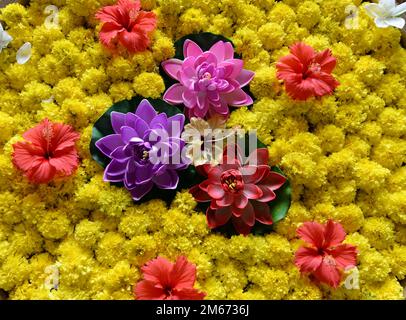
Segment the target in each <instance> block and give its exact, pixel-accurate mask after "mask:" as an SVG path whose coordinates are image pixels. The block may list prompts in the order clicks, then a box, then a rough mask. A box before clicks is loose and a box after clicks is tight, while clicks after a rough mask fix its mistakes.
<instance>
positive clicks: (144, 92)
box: [133, 72, 165, 99]
mask: <svg viewBox="0 0 406 320" xmlns="http://www.w3.org/2000/svg"><path fill="white" fill-rule="evenodd" d="M133 88H134V91H135V93H137V94H138V95H140V96H143V97H145V98H153V99H157V98H159V97H160V96H161V94H162V93H163V92H164V91H165V84H164V81H163V79H162V77H161V76H160V75H158V74H156V73H148V72H144V73H141V74H140V75H139V76H137V77H136V78H135V79H134V83H133Z"/></svg>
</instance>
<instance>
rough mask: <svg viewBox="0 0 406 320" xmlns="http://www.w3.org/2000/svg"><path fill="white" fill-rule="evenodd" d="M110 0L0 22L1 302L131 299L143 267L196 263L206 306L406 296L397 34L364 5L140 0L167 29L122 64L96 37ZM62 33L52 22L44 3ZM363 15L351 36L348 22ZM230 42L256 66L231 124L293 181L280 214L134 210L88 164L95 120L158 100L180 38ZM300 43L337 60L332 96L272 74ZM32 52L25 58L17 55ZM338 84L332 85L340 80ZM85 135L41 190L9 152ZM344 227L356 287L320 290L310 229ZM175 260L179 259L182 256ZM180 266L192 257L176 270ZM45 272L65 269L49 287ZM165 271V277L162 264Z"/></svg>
mask: <svg viewBox="0 0 406 320" xmlns="http://www.w3.org/2000/svg"><path fill="white" fill-rule="evenodd" d="M114 3H116V1H115V0H54V1H50V0H33V1H30V4H29V5H28V6H27V7H24V6H23V5H20V4H9V5H7V6H6V7H5V8H3V9H1V10H0V20H1V21H3V22H4V23H3V25H7V28H6V30H7V32H8V33H9V35H10V36H11V37H12V38H13V41H11V42H10V44H9V45H8V47H7V48H4V49H3V50H2V51H1V53H0V296H1V297H2V298H5V299H6V298H8V299H134V293H133V288H134V286H135V285H136V284H137V283H139V282H140V281H141V280H142V270H141V268H142V266H144V265H145V263H147V262H148V261H150V260H152V259H155V258H157V257H158V256H161V257H166V258H167V259H168V260H170V261H171V262H172V263H174V262H175V261H177V259H178V257H179V256H185V257H187V260H188V261H190V262H191V263H193V264H194V265H195V266H196V269H197V275H196V283H195V288H196V290H199V292H204V293H206V294H207V296H206V297H205V298H206V299H402V298H404V295H403V290H404V289H403V288H404V286H405V277H406V167H405V163H406V140H405V137H406V85H405V84H406V49H404V48H403V47H402V46H401V31H400V30H399V29H396V28H393V27H389V28H378V27H377V26H376V25H375V24H374V20H373V19H371V18H370V17H369V16H368V15H367V14H366V12H365V10H364V8H363V7H362V3H361V1H359V0H354V1H350V0H340V1H337V0H323V1H321V0H320V1H319V0H307V1H303V0H284V1H278V2H277V1H274V0H220V1H219V0H200V1H190V0H143V1H141V3H142V8H143V9H144V10H148V11H153V12H154V13H155V14H156V16H157V21H158V26H157V29H156V31H155V32H154V33H152V35H151V43H150V48H149V49H148V50H146V51H144V52H141V53H136V54H128V53H125V54H116V53H115V54H113V53H110V52H109V51H108V50H106V49H105V48H104V47H103V45H102V44H101V43H100V42H99V32H100V29H101V24H100V21H99V20H97V19H96V17H95V14H96V12H97V11H98V10H99V9H100V8H101V7H103V6H106V5H111V4H114ZM51 4H52V5H55V6H57V7H58V10H59V13H58V15H59V21H58V25H59V27H58V28H47V27H46V25H45V24H44V21H45V19H46V18H47V16H48V15H47V14H46V13H44V10H45V8H46V7H47V6H48V5H51ZM351 4H352V5H355V6H356V7H358V8H359V11H357V18H358V20H357V21H358V27H357V28H348V26H346V21H347V20H346V19H348V15H349V14H348V10H346V8H347V6H349V5H351ZM200 32H211V33H213V34H217V35H222V36H224V37H227V38H229V39H230V40H232V42H233V44H234V45H235V51H236V52H237V53H238V54H239V55H240V56H241V57H242V59H243V61H244V68H245V69H247V70H251V71H254V72H255V77H254V78H253V80H252V82H251V83H250V92H251V93H252V95H253V96H254V98H255V101H254V104H253V106H252V107H241V108H238V109H236V110H234V111H233V112H231V116H230V119H229V120H228V121H227V123H226V125H227V127H229V128H231V127H234V126H237V125H238V126H242V127H243V128H244V129H246V130H251V129H257V130H258V136H259V139H260V140H261V141H262V142H263V143H264V144H266V146H267V148H268V151H269V158H270V163H269V165H271V166H275V165H277V166H279V167H280V168H281V169H282V170H283V172H284V173H285V174H286V176H287V178H288V179H289V181H290V183H291V186H292V193H293V194H292V204H291V207H290V210H289V212H288V213H287V215H286V217H285V218H284V219H283V220H281V221H279V222H277V223H276V224H275V225H274V230H273V231H272V232H269V233H267V234H265V235H253V234H250V235H248V236H243V235H239V236H232V237H227V235H224V234H222V233H218V232H215V231H212V230H210V228H209V227H208V225H207V221H206V217H205V214H204V212H202V211H201V209H199V208H198V207H197V202H196V200H195V199H194V198H193V196H192V194H190V193H189V191H188V190H183V191H182V192H179V193H178V194H177V195H176V197H175V199H174V201H173V202H172V203H171V204H170V205H168V204H167V203H165V202H164V201H163V200H160V199H154V200H151V201H148V202H145V203H142V204H136V203H134V202H133V199H132V197H131V194H130V193H129V192H128V191H127V190H126V189H125V188H118V187H116V186H113V185H110V184H108V183H106V182H104V181H103V168H101V167H100V166H99V165H98V164H97V163H96V162H95V161H94V160H93V159H92V156H91V154H90V150H89V144H90V141H91V137H92V128H93V125H94V123H95V122H96V121H97V120H98V119H99V118H100V116H102V115H103V114H104V113H105V112H106V110H107V109H108V108H109V107H111V106H112V105H113V104H114V103H116V102H119V101H122V100H126V99H128V100H129V99H131V98H133V97H134V96H137V95H138V96H142V97H145V98H152V99H158V98H162V96H163V95H164V93H165V91H166V88H165V83H164V79H163V77H162V76H161V74H160V70H159V67H160V65H161V63H162V62H163V61H166V60H168V59H171V58H173V57H174V56H175V48H174V43H175V41H177V40H178V39H180V38H181V37H183V36H186V35H189V34H194V33H200ZM298 41H302V42H304V43H306V44H307V45H309V46H312V47H313V48H314V50H315V51H317V52H320V51H323V50H325V49H331V51H332V54H333V56H334V57H335V58H336V59H337V66H336V68H335V69H334V71H333V74H334V76H335V78H336V79H337V81H338V82H339V83H340V85H339V86H338V87H337V88H336V89H335V91H334V93H333V94H332V95H331V96H325V97H322V98H317V99H310V100H307V101H295V100H293V99H291V98H290V97H289V95H288V94H287V92H286V90H285V87H284V86H283V84H282V83H281V82H280V80H278V78H277V75H276V74H277V67H276V64H277V62H278V61H279V59H280V58H282V57H284V56H286V55H288V54H289V46H291V45H293V44H294V43H296V42H298ZM26 42H30V43H31V44H32V55H31V57H30V59H29V61H28V62H26V63H25V64H18V63H17V62H16V53H17V50H18V49H19V48H20V47H21V46H22V45H23V44H24V43H26ZM334 86H335V84H334ZM45 118H48V119H49V120H50V121H53V122H59V123H65V124H68V125H70V126H72V127H73V128H74V130H75V131H76V132H78V133H80V139H79V140H78V142H77V143H76V145H77V149H78V153H79V159H80V161H79V167H78V169H77V170H76V172H75V173H74V174H73V175H72V176H70V177H66V178H64V179H62V178H57V179H56V180H55V179H54V180H53V181H52V182H50V183H48V184H41V185H35V184H32V183H30V181H29V180H28V179H27V178H26V177H24V175H23V174H22V172H21V171H19V170H17V169H16V168H15V167H14V165H13V158H12V153H13V144H15V143H17V142H19V141H22V140H23V139H22V135H23V134H24V132H26V131H27V130H29V129H31V128H33V127H35V126H36V125H38V124H39V123H40V122H41V121H42V120H43V119H45ZM329 219H333V220H334V221H337V222H339V223H341V225H342V226H343V228H344V230H345V232H346V233H347V237H346V239H345V241H344V243H347V244H351V245H353V246H356V247H357V251H358V258H357V268H358V270H359V288H358V289H357V288H350V289H348V288H346V286H344V285H341V286H339V287H338V288H332V287H329V286H327V285H325V284H319V283H316V282H314V281H312V279H311V278H309V277H307V276H304V275H302V274H301V273H300V271H299V269H298V268H297V266H295V263H294V256H295V252H296V251H297V250H298V249H299V248H300V247H301V246H302V245H303V241H302V240H301V239H300V238H299V237H298V235H297V233H296V230H297V229H298V228H299V227H300V226H301V225H302V223H304V222H308V221H316V222H319V223H326V222H327V221H328V220H329ZM179 261H181V260H179ZM182 261H183V260H182ZM49 266H55V268H56V269H57V270H58V275H59V276H58V277H59V278H58V279H59V282H58V286H57V288H56V290H52V291H50V289H49V288H48V287H47V285H46V283H47V279H49V277H50V276H52V272H48V271H47V270H48V269H47V268H48V267H49ZM168 269H169V268H168Z"/></svg>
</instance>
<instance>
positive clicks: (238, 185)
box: [220, 169, 244, 193]
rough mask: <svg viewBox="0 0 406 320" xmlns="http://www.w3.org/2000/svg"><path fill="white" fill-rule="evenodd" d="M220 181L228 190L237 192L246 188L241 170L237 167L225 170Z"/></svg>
mask: <svg viewBox="0 0 406 320" xmlns="http://www.w3.org/2000/svg"><path fill="white" fill-rule="evenodd" d="M220 181H221V185H222V187H223V189H224V190H225V191H228V192H233V193H235V192H238V191H240V190H242V189H243V188H244V182H243V179H242V175H241V172H240V171H238V170H235V169H231V170H227V171H225V172H223V173H222V175H221V178H220Z"/></svg>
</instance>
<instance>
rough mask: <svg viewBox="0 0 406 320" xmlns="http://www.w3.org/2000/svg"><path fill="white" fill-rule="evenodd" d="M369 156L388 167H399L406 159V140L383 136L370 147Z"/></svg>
mask: <svg viewBox="0 0 406 320" xmlns="http://www.w3.org/2000/svg"><path fill="white" fill-rule="evenodd" d="M371 158H372V160H374V161H375V162H378V163H379V164H380V165H381V166H383V167H385V168H388V169H395V168H397V167H400V166H401V164H402V163H404V162H405V161H406V141H404V140H402V139H398V138H385V137H383V138H382V139H381V141H380V142H379V143H378V144H377V145H376V146H374V148H373V149H372V157H371Z"/></svg>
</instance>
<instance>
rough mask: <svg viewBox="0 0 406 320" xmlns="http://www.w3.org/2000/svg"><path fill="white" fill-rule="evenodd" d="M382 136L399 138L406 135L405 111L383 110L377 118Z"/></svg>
mask: <svg viewBox="0 0 406 320" xmlns="http://www.w3.org/2000/svg"><path fill="white" fill-rule="evenodd" d="M378 123H379V124H380V126H381V128H382V131H383V134H385V135H387V136H392V137H397V138H400V137H402V136H404V135H405V134H406V113H405V110H397V109H394V108H389V107H387V108H385V110H383V111H382V113H381V114H380V115H379V117H378Z"/></svg>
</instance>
